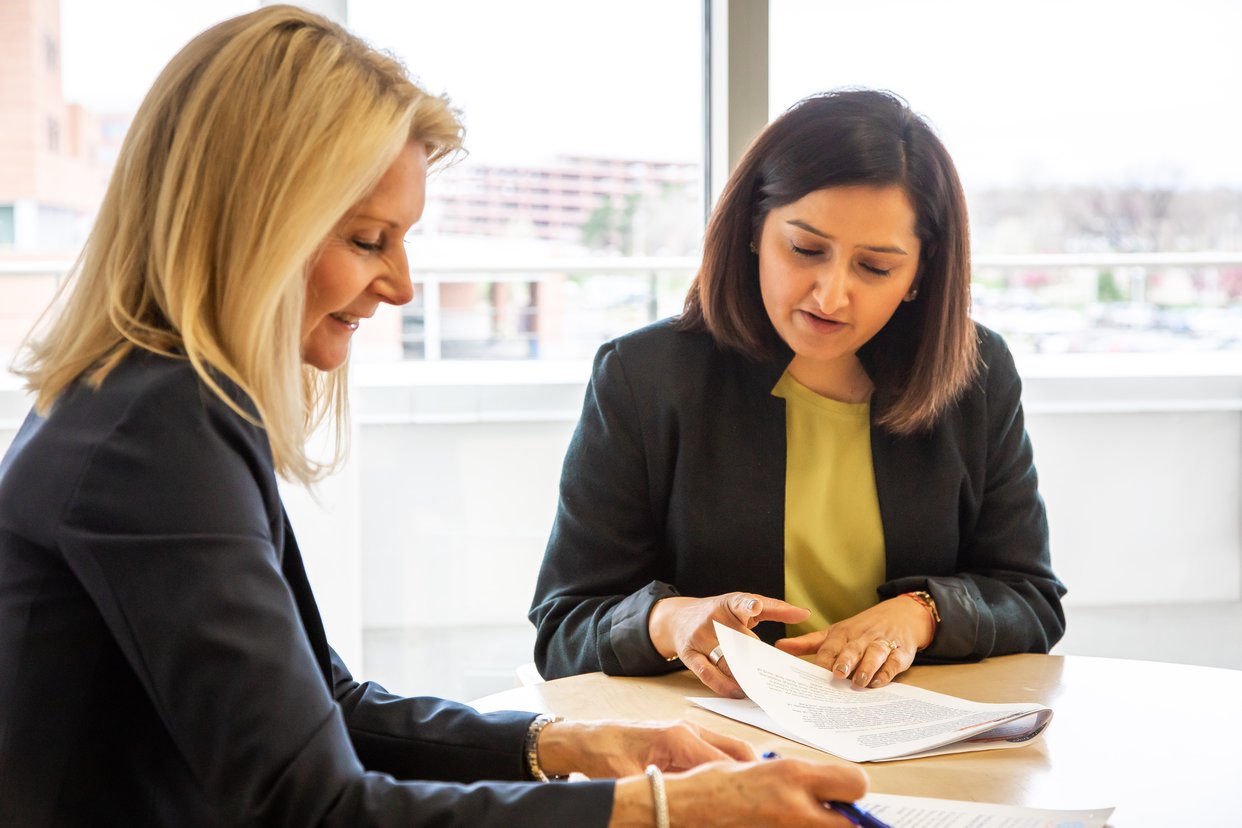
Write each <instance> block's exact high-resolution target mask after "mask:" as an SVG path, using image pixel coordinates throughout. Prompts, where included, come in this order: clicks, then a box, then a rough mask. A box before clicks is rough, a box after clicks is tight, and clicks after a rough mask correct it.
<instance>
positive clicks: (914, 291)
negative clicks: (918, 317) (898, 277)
mask: <svg viewBox="0 0 1242 828" xmlns="http://www.w3.org/2000/svg"><path fill="white" fill-rule="evenodd" d="M918 298H919V289H918V288H910V292H909V293H907V294H906V298H904V299H902V300H901V301H903V302H913V301H914V300H915V299H918Z"/></svg>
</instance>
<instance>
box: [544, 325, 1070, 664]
mask: <svg viewBox="0 0 1242 828" xmlns="http://www.w3.org/2000/svg"><path fill="white" fill-rule="evenodd" d="M978 334H979V343H980V354H981V357H982V362H983V365H982V369H981V372H980V375H979V377H978V379H977V381H976V382H975V383H974V385H972V386H971V387H970V388H969V389H968V390H967V391H966V392H965V393H964V395H963V396H962V398H961V399H960V400H959V401H958V403H957V404H956V405H955V406H953V407H952V408H951V409H950V410H949V411H948V412H947V413H946V414H945V416H944V417H943V418H942V420H941V421H940V423H939V424H938V425H937V426H936V427H935V429H934V430H932V431H931V432H930V433H927V434H923V435H920V436H916V437H898V436H895V435H893V434H891V433H890V432H888V431H885V430H883V429H881V428H878V427H876V426H875V425H874V423H873V425H872V428H871V450H872V462H873V464H874V467H875V481H876V493H877V495H878V497H879V505H880V516H881V519H882V522H883V526H884V544H885V552H886V556H887V569H888V578H889V580H888V581H886V582H885V583H883V584H881V585H880V586H879V588H878V590H877V592H878V594H879V596H880V597H881V598H888V597H892V596H894V595H898V594H900V593H902V592H907V591H910V590H918V589H927V590H929V591H930V592H931V593H932V595H933V596H934V597H935V599H936V603H937V604H938V606H939V609H940V615H941V623H940V625H939V628H938V630H937V634H936V639H935V641H934V643H933V644H932V646H930V647H929V648H927V649H926V650H924V651H923V652H921V653H920V654H919V658H920V659H921V660H922V661H937V660H939V661H949V660H954V661H956V660H972V659H981V658H985V657H987V656H990V655H1001V654H1005V653H1018V652H1047V651H1048V649H1049V648H1050V647H1051V646H1052V645H1053V644H1055V643H1056V642H1057V641H1058V640H1059V639H1060V638H1061V635H1062V634H1063V633H1064V629H1065V618H1064V614H1063V612H1062V609H1061V601H1060V598H1061V596H1062V595H1063V594H1064V593H1065V588H1064V586H1062V585H1061V583H1060V582H1059V581H1058V580H1057V579H1056V577H1055V576H1054V575H1053V572H1052V566H1051V563H1050V560H1049V554H1048V526H1047V520H1046V518H1045V514H1044V504H1043V501H1042V499H1041V498H1040V496H1039V492H1038V490H1037V482H1036V474H1035V466H1034V464H1033V460H1032V452H1031V444H1030V441H1029V440H1028V439H1027V435H1026V430H1025V428H1024V426H1023V419H1022V404H1021V400H1020V397H1021V383H1020V381H1019V379H1018V374H1017V371H1016V370H1015V368H1014V364H1013V358H1012V357H1011V356H1010V354H1009V350H1008V349H1007V348H1006V347H1005V344H1004V342H1003V341H1002V340H1001V338H1000V337H999V336H998V335H996V334H995V333H993V332H991V331H989V330H987V329H986V328H983V327H979V328H978ZM860 356H863V357H865V354H863V355H860ZM866 362H867V360H866V359H865V358H864V364H866ZM786 363H787V360H786V361H784V362H779V363H772V364H760V363H756V362H754V361H751V360H749V359H747V358H746V357H744V356H742V355H740V354H737V353H733V352H730V351H725V350H722V349H720V348H718V347H716V345H715V344H714V342H713V340H712V339H711V337H710V336H709V335H708V334H706V333H693V332H685V331H679V330H677V329H676V328H675V327H674V324H673V323H672V321H670V320H666V321H664V322H658V323H655V324H654V325H651V326H649V327H647V328H644V329H642V330H640V331H636V332H634V333H632V334H629V335H626V336H623V337H620V338H619V339H617V340H614V341H613V342H609V343H607V344H605V345H604V346H603V347H602V348H601V349H600V350H599V353H598V354H597V356H596V358H595V366H594V372H593V374H592V378H591V382H590V384H589V386H588V387H587V393H586V401H585V404H584V405H583V410H582V418H581V420H580V421H579V423H578V428H577V431H576V433H575V434H574V437H573V440H572V442H571V443H570V446H569V451H568V453H567V455H566V457H565V466H564V471H563V474H562V476H561V492H560V504H559V506H558V508H557V513H556V520H555V523H554V525H553V527H552V534H551V538H550V539H549V541H548V548H547V552H546V555H545V557H544V561H543V567H542V570H541V571H540V573H539V581H538V584H537V586H536V589H535V597H534V601H533V603H532V606H531V611H530V619H531V621H532V622H533V623H534V625H535V627H536V632H537V636H536V643H535V663H536V665H537V666H538V668H539V671H540V672H541V673H542V674H543V675H544V676H545V677H547V678H556V677H559V676H565V675H572V674H574V673H583V672H590V671H595V670H602V671H604V672H605V673H609V674H613V675H645V674H652V673H659V672H665V671H668V670H673V669H678V667H679V666H680V662H673V663H669V662H666V661H665V660H664V659H663V658H662V657H661V656H660V654H659V653H658V652H656V650H655V648H654V647H653V646H652V645H651V641H650V638H649V637H648V634H647V616H648V614H649V612H650V610H651V605H652V604H653V603H654V602H655V601H657V600H659V599H660V598H663V597H666V596H669V595H677V594H683V595H690V596H707V595H717V594H720V593H724V592H731V591H733V590H745V591H751V592H757V593H760V594H763V595H770V596H773V597H777V598H781V597H784V591H785V574H784V537H785V536H784V532H785V401H784V400H783V399H781V398H779V397H774V396H772V393H771V391H772V387H773V386H774V385H775V384H776V381H777V379H779V377H780V375H781V372H782V371H784V369H785V365H786ZM756 631H757V632H758V633H759V634H760V636H761V637H763V638H764V639H765V640H767V641H769V642H771V641H775V640H776V639H777V638H780V637H782V636H783V635H784V625H781V624H775V623H771V622H768V623H764V624H761V625H760V626H759V627H758V628H757V630H756Z"/></svg>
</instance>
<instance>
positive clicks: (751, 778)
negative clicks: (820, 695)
mask: <svg viewBox="0 0 1242 828" xmlns="http://www.w3.org/2000/svg"><path fill="white" fill-rule="evenodd" d="M664 788H665V791H666V792H667V797H668V813H669V824H670V825H671V826H673V828H690V826H694V828H700V826H702V828H718V827H719V828H731V826H738V828H742V827H743V826H745V828H750V826H753V825H766V826H776V828H781V827H782V826H795V825H796V826H824V828H850V825H851V823H850V821H849V820H847V819H846V818H845V817H844V816H841V815H840V814H837V813H835V812H833V811H830V810H828V808H827V807H825V805H824V803H825V802H828V801H830V800H832V801H838V802H841V801H844V802H853V801H854V800H856V799H858V798H859V797H861V796H862V795H863V794H864V793H866V792H867V777H866V775H865V774H863V772H862V771H861V770H859V769H858V768H855V767H851V766H849V765H837V764H827V763H819V762H804V761H800V760H797V759H774V760H771V761H768V762H754V763H744V764H743V763H728V764H723V763H713V764H710V765H702V766H700V767H698V768H695V769H694V770H691V771H688V772H686V773H680V774H668V775H666V776H665V777H664ZM653 816H654V811H653V804H652V795H651V790H650V787H649V784H648V781H647V779H646V778H645V777H637V778H635V777H629V778H626V779H623V780H621V781H620V782H618V783H617V789H616V793H615V795H614V798H613V809H612V818H611V819H610V820H609V822H608V826H609V828H630V826H643V828H650V826H651V825H653V824H654V821H653Z"/></svg>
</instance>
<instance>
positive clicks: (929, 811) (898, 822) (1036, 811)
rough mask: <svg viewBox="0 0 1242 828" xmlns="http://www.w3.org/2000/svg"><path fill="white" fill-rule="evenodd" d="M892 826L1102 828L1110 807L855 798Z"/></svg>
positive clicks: (880, 796)
mask: <svg viewBox="0 0 1242 828" xmlns="http://www.w3.org/2000/svg"><path fill="white" fill-rule="evenodd" d="M858 804H859V805H862V806H863V807H864V808H866V809H867V810H868V811H870V812H871V814H872V815H873V816H875V817H878V818H879V819H882V820H884V821H885V822H887V823H888V824H889V825H892V826H893V828H1104V826H1106V825H1107V824H1108V818H1109V817H1110V816H1112V814H1113V809H1112V808H1091V809H1087V810H1082V811H1064V810H1048V809H1045V808H1022V807H1019V806H1016V805H992V804H990V803H986V802H961V801H958V800H951V799H927V798H924V797H920V796H894V795H892V794H868V795H867V796H865V797H863V798H862V799H861V800H859V802H858Z"/></svg>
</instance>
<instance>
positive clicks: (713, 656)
mask: <svg viewBox="0 0 1242 828" xmlns="http://www.w3.org/2000/svg"><path fill="white" fill-rule="evenodd" d="M722 658H724V650H722V649H720V645H719V644H717V645H716V647H715V649H713V650H712V651H711V652H710V653H708V654H707V660H708V661H710V662H711V663H712V666H713V667H714V666H716V665H717V664H719V663H720V659H722Z"/></svg>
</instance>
